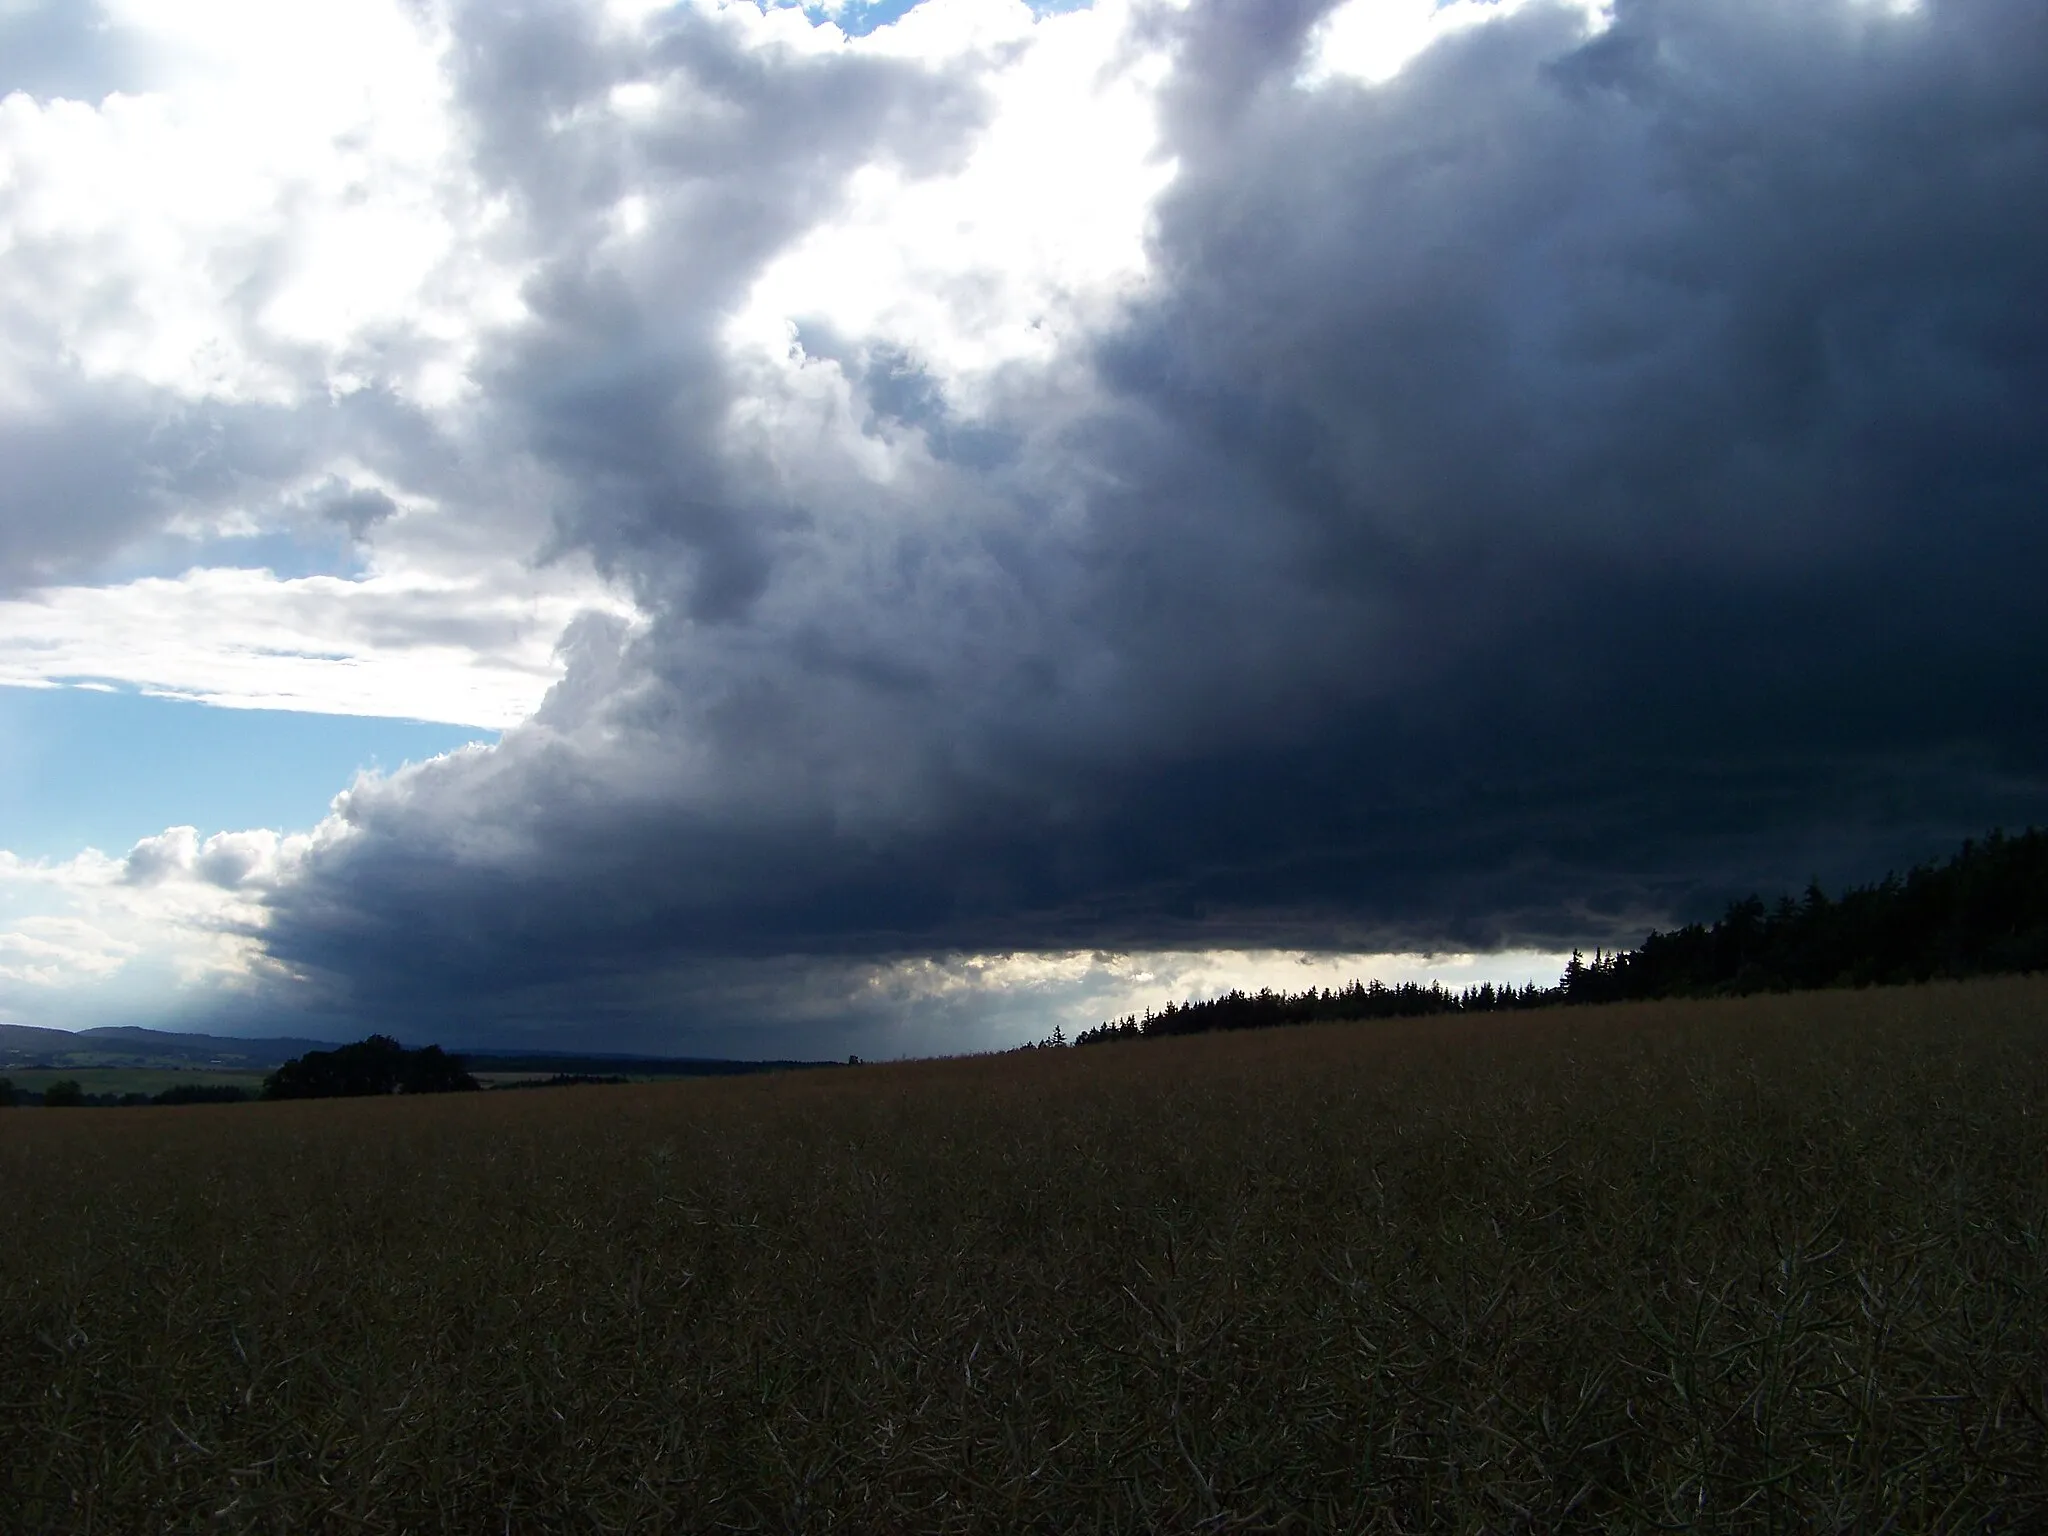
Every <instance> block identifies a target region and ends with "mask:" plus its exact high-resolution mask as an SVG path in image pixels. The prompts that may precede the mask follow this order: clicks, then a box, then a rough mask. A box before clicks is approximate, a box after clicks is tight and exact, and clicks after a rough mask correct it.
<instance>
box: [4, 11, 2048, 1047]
mask: <svg viewBox="0 0 2048 1536" xmlns="http://www.w3.org/2000/svg"><path fill="white" fill-rule="evenodd" d="M96 15H97V18H98V20H97V22H96V24H95V25H94V26H91V27H84V26H80V25H73V24H72V23H73V22H74V21H75V20H76V17H75V16H71V17H70V19H67V13H66V12H65V11H64V9H63V8H62V7H59V6H53V5H47V4H42V3H38V0H24V3H22V4H18V5H16V6H14V7H12V8H10V9H8V10H7V11H6V12H5V13H0V253H4V255H5V260H4V261H0V487H4V489H0V723H4V724H6V725H7V726H8V739H6V740H4V741H0V849H7V850H8V853H7V854H6V855H5V856H4V859H0V1016H5V1017H11V1018H21V1019H23V1020H26V1021H33V1020H30V1019H29V1018H28V1016H29V1015H30V1014H34V1015H35V1016H36V1017H37V1018H40V1019H51V1020H58V1019H64V1020H71V1021H73V1022H74V1023H75V1022H77V1021H82V1020H96V1019H102V1018H114V1017H117V1016H118V1017H119V1018H120V1019H123V1020H129V1021H135V1022H145V1021H148V1020H159V1021H163V1022H169V1023H177V1024H182V1025H187V1026H190V1027H207V1028H217V1029H221V1030H226V1031H235V1032H244V1033H246V1032H251V1031H255V1032H265V1031H266V1029H268V1026H267V1025H265V1024H264V1021H275V1020H278V1019H290V1020H292V1021H294V1022H293V1025H292V1028H291V1029H290V1030H288V1031H286V1032H294V1033H305V1034H313V1035H321V1036H323V1037H328V1038H339V1037H341V1036H343V1035H346V1034H347V1033H349V1032H350V1031H358V1032H359V1031H360V1030H361V1029H363V1028H366V1027H371V1026H381V1025H384V1024H391V1025H393V1026H394V1027H397V1026H401V1025H407V1024H408V1021H416V1020H432V1021H434V1022H435V1027H436V1028H445V1029H446V1030H447V1031H449V1032H450V1033H451V1038H457V1037H459V1038H461V1039H463V1040H466V1041H468V1042H469V1043H475V1042H476V1041H479V1040H483V1039H487V1038H505V1039H518V1040H523V1041H529V1042H539V1041H563V1042H575V1041H583V1042H598V1041H613V1042H631V1043H633V1044H635V1045H636V1046H637V1047H639V1048H656V1047H659V1048H664V1049H667V1048H673V1049H675V1050H677V1051H679V1052H683V1053H688V1052H691V1051H693V1050H701V1049H702V1048H704V1047H706V1046H707V1045H708V1044H716V1045H717V1046H718V1048H719V1049H720V1050H724V1051H728V1052H731V1053H735V1054H757V1055H789V1054H798V1055H802V1054H810V1053H812V1049H811V1048H812V1047H821V1046H829V1047H830V1049H829V1050H825V1051H823V1052H822V1054H830V1055H844V1054H845V1053H846V1052H847V1051H858V1052H859V1053H860V1054H863V1055H873V1056H886V1055H892V1054H901V1053H903V1052H905V1051H908V1050H916V1051H920V1052H936V1053H944V1052H945V1051H947V1050H949V1049H953V1048H976V1049H978V1048H983V1047H985V1046H988V1045H994V1044H1001V1043H1005V1042H1008V1041H1014V1040H1018V1039H1025V1038H1036V1037H1038V1036H1040V1035H1043V1034H1044V1033H1046V1032H1047V1030H1048V1029H1049V1027H1050V1024H1051V1022H1056V1021H1064V1023H1065V1024H1066V1026H1067V1027H1068V1028H1069V1029H1070V1030H1071V1028H1073V1027H1076V1026H1077V1025H1079V1024H1083V1023H1092V1022H1096V1021H1097V1019H1096V1017H1091V1016H1090V1015H1091V1014H1093V1015H1097V1016H1099V1017H1110V1016H1114V1015H1116V1014H1118V1013H1120V1012H1129V1011H1133V1010H1132V1007H1125V1006H1121V1005H1120V1004H1119V1003H1118V1002H1117V1001H1116V1000H1117V999H1142V1001H1141V1002H1138V1003H1136V1004H1134V1006H1135V1007H1137V1008H1138V1009H1139V1010H1140V1011H1142V1007H1144V1006H1156V1005H1157V1003H1159V1002H1163V1001H1165V1000H1166V999H1167V998H1168V997H1172V996H1181V997H1194V996H1202V995H1212V994H1213V993H1214V992H1216V991H1223V990H1228V989H1229V988H1230V987H1231V986H1233V985H1247V986H1252V987H1254V988H1255V987H1256V986H1258V985H1266V984H1271V985H1275V986H1283V985H1293V984H1290V983H1287V982H1286V981H1285V980H1284V978H1286V977H1288V976H1296V977H1302V976H1314V977H1317V978H1327V979H1326V980H1325V979H1319V980H1316V981H1314V982H1313V984H1316V985H1323V984H1330V985H1335V984H1337V983H1338V982H1340V981H1343V980H1348V979H1351V978H1352V977H1353V976H1369V975H1372V974H1380V975H1382V976H1383V977H1384V978H1385V979H1388V980H1398V979H1403V978H1406V977H1409V976H1421V975H1424V974H1427V975H1430V976H1436V977H1441V978H1442V979H1445V980H1446V981H1447V982H1450V981H1452V980H1454V979H1455V978H1456V977H1457V976H1460V975H1470V976H1472V977H1474V978H1475V979H1491V980H1510V979H1522V980H1545V981H1547V980H1552V979H1554V975H1555V969H1556V964H1558V963H1561V961H1560V959H1559V957H1560V956H1561V955H1563V954H1565V953H1568V952H1569V950H1570V949H1571V948H1572V947H1573V946H1574V945H1580V944H1582V945H1584V946H1585V947H1586V948H1589V949H1590V948H1592V947H1594V946H1595V945H1596V944H1602V943H1604V944H1608V945H1612V944H1614V943H1618V942H1634V941H1636V940H1638V939H1640V937H1641V935H1642V933H1643V932H1644V931H1645V930H1646V929H1647V928H1649V927H1651V926H1655V925H1662V924H1666V923H1671V922H1677V921H1683V920H1687V919H1690V918H1695V917H1701V916H1711V915H1712V914H1713V913H1714V912H1715V911H1716V910H1718V907H1719V905H1720V904H1722V903H1724V902H1725V901H1726V900H1727V899H1729V898H1731V897H1733V896H1736V895H1740V894H1746V893H1747V892H1748V891H1749V890H1751V889H1757V890H1761V891H1763V892H1765V893H1766V894H1770V893H1772V892H1774V891H1775V890H1778V889H1784V888H1790V887H1796V886H1797V885H1800V884H1803V883H1804V882H1805V880H1806V879H1807V878H1809V877H1810V876H1812V875H1815V874H1818V875H1819V876H1820V877H1821V878H1822V879H1823V880H1824V881H1827V882H1830V883H1840V882H1842V881H1844V880H1865V879H1871V878H1875V877H1877V876H1879V875H1881V874H1882V872H1883V870H1884V869H1885V868H1887V867H1898V866H1901V865H1903V864H1905V863H1908V862H1911V861H1913V860H1915V859H1919V858H1925V857H1929V856H1933V855H1935V854H1938V853H1940V852H1943V851H1945V849H1946V847H1947V846H1949V845H1950V844H1951V843H1952V840H1953V839H1955V838H1957V837H1959V836H1961V835H1963V834H1966V833H1971V832H1981V831H1982V830H1984V829H1985V828H1986V827H1987V826H1989V825H1992V824H1994V823H1998V822H2004V823H2006V824H2010V825H2023V824H2027V823H2028V822H2030V821H2042V820H2048V739H2044V728H2041V727H2037V726H2035V725H2033V724H2030V723H2029V722H2030V719H2031V716H2030V715H2029V712H2027V711H2025V710H2023V709H2014V708H2012V707H2011V705H2010V701H2011V700H2012V699H2015V698H2023V697H2026V696H2029V695H2028V693H2027V690H2028V689H2029V688H2030V687H2032V681H2031V680H2032V679H2033V678H2035V677H2037V676H2038V675H2039V666H2040V663H2041V662H2042V661H2044V660H2048V633H2044V624H2048V621H2044V620H2042V618H2041V617H2040V612H2039V609H2040V605H2039V604H2038V602H2037V601H2036V599H2035V597H2034V594H2033V589H2032V585H2031V584H2030V580H2031V578H2030V575H2029V573H2035V572H2038V570H2039V569H2041V568H2042V566H2043V563H2044V560H2048V549H2044V545H2043V540H2042V536H2041V535H2040V534H2039V533H2038V532H2037V531H2036V530H2035V529H2034V526H2033V521H2032V520H2030V518H2029V517H2028V516H2027V515H2026V513H2025V509H2026V508H2027V507H2028V506H2029V505H2031V500H2030V498H2033V496H2034V491H2035V490H2037V489H2038V486H2039V484H2040V483H2041V481H2042V477H2043V475H2044V474H2048V462H2044V455H2048V449H2044V447H2043V443H2044V441H2048V439H2044V438H2043V436H2042V434H2041V433H2040V431H2039V422H2038V401H2039V400H2040V399H2041V398H2043V397H2044V392H2048V336H2044V333H2043V332H2042V330H2041V326H2040V324H2039V319H2038V304H2037V302H2036V300H2035V297H2034V295H2033V287H2034V286H2035V284H2034V282H2033V280H2032V278H2031V274H2032V273H2033V272H2036V271H2038V270H2040V269H2041V266H2042V264H2043V262H2044V260H2048V206H2044V204H2048V176H2044V175H2042V174H2041V171H2042V167H2041V164H2040V149H2039V146H2040V145H2041V144H2042V143H2044V142H2048V62H2043V61H2044V60H2048V20H2044V18H2043V16H2042V15H2041V14H2040V13H2039V12H2038V10H2037V9H2029V8H2028V6H2027V5H2025V4H2024V3H2022V0H1976V3H1974V4H1971V5H1964V4H1962V3H1960V0H1923V3H1917V4H1901V3H1895V0H1815V3H1813V4H1811V5H1806V6H1799V7H1786V6H1776V5H1770V4H1756V5H1736V6H1729V5H1726V4H1718V3H1712V0H1634V3H1631V4H1609V3H1605V0H1449V3H1437V0H1332V3H1322V0H1311V3H1309V4H1305V5H1301V6H1274V7H1256V6H1254V7H1246V6H1240V5H1235V4H1230V3H1224V0H1101V3H1098V4H1095V5H1092V6H1091V5H1064V4H1024V3H1021V0H924V3H922V4H909V3H904V0H878V3H873V4H867V3H862V0H841V3H830V4H825V3H814V4H806V5H786V4H772V3H771V4H765V5H764V4H754V3H726V0H686V3H683V4H678V5H650V4H645V3H641V0H614V3H598V0H589V3H570V4H565V5H562V6H558V7H553V8H549V9H547V10H545V11H543V12H534V13H525V12H519V13H508V12H502V11H495V10H492V9H490V8H482V7H472V6H467V5H464V4H460V3H456V0H429V3H426V4H421V5H413V4H409V3H399V0H376V3H372V4H369V5H367V6H358V7H350V8H330V7H313V8H311V9H302V10H298V11H289V12H282V11H278V10H276V9H275V8H265V7H261V6H255V5H252V4H250V3H247V0H221V3H218V4H213V3H209V4H207V5H204V6H199V7H188V8H185V9H183V10H179V11H164V10H162V9H161V8H155V7H149V6H145V5H141V4H139V3H135V0H106V3H105V4H103V5H102V6H100V7H99V9H98V11H97V13H96ZM209 764H210V765H211V766H210V767H209V766H208V765H209ZM358 769H368V770H370V771H369V772H367V773H365V774H362V775H361V776H360V777H359V776H358V773H357V770H358ZM238 804H239V805H241V806H244V807H246V808H247V815H246V816H241V817H238V816H236V815H234V814H233V813H232V807H234V806H235V805H238ZM159 812H161V813H162V814H161V815H159V814H158V813H159ZM145 813H147V817H148V819H147V820H145V819H144V818H145ZM74 832H76V833H77V834H79V835H80V836H82V837H83V838H84V840H82V841H74V842H72V843H70V844H66V842H65V841H64V839H65V838H67V837H70V836H73V834H74ZM237 839H240V841H237ZM88 842H89V843H90V844H91V846H92V847H93V849H94V850H95V851H94V852H92V853H90V854H88V853H87V852H85V851H83V850H84V849H85V848H86V847H87V844H88ZM142 870H148V871H153V872H154V873H152V874H151V875H150V876H149V878H147V879H143V878H141V877H140V876H139V875H138V873H137V872H138V871H142ZM230 876H232V878H229V877H230ZM1414 957H1423V958H1421V959H1417V958H1414ZM1416 967H1435V969H1434V970H1427V971H1425V970H1418V969H1416ZM1488 967H1492V968H1493V969H1492V970H1488ZM1502 967H1507V968H1509V969H1508V971H1507V973H1504V974H1497V973H1498V972H1499V971H1500V968H1502ZM1298 984H1311V983H1308V982H1301V983H1298ZM1175 989H1179V990H1178V991H1176V990H1175ZM259 1026H260V1027H259ZM269 1032H276V1031H275V1030H269ZM401 1032H403V1030H401Z"/></svg>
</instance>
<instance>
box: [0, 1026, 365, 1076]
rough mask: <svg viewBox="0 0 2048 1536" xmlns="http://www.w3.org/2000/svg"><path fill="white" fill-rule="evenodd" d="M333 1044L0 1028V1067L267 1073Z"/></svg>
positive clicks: (114, 1029) (123, 1030)
mask: <svg viewBox="0 0 2048 1536" xmlns="http://www.w3.org/2000/svg"><path fill="white" fill-rule="evenodd" d="M334 1044H335V1042H334V1041H332V1040H302V1039H296V1038H288V1037H278V1038H272V1039H253V1040H238V1039H234V1038H232V1037H230V1036H226V1035H187V1034H179V1033H177V1032H175V1031H173V1030H167V1029H137V1028H134V1027H133V1026H129V1025H114V1026H108V1027H105V1028H101V1029H82V1030H78V1031H76V1032H75V1033H74V1032H73V1031H71V1030H68V1029H38V1028H36V1027H34V1026H33V1025H28V1024H0V1068H6V1067H24V1066H28V1065H30V1064H31V1063H38V1062H41V1063H47V1064H48V1065H50V1066H53V1067H217V1068H225V1069H228V1070H232V1071H237V1072H268V1071H270V1070H272V1069H274V1068H276V1067H281V1066H283V1065H284V1064H285V1062H287V1061H289V1060H290V1059H291V1058H292V1057H294V1056H303V1055H304V1054H305V1053H306V1052H308V1051H320V1050H327V1049H329V1048H331V1047H332V1046H333V1045H334Z"/></svg>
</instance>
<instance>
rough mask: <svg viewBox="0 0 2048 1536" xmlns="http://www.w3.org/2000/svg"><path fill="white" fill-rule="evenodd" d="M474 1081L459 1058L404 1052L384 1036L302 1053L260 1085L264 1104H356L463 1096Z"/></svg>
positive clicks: (431, 1048)
mask: <svg viewBox="0 0 2048 1536" xmlns="http://www.w3.org/2000/svg"><path fill="white" fill-rule="evenodd" d="M476 1087H477V1081H476V1079H475V1078H473V1077H471V1076H470V1075H469V1073H468V1072H467V1071H465V1070H464V1069H463V1065H462V1058H461V1057H459V1056H450V1055H449V1054H447V1052H445V1051H443V1050H442V1049H441V1047H440V1046H438V1045H428V1046H422V1047H421V1048H420V1049H419V1050H416V1051H409V1050H407V1049H406V1048H405V1047H404V1046H402V1045H400V1044H399V1043H398V1042H397V1041H396V1040H394V1039H392V1038H391V1037H390V1036H389V1035H371V1036H370V1037H369V1038H368V1039H367V1040H358V1041H357V1042H356V1043H355V1044H353V1045H343V1046H337V1047H336V1048H335V1049H333V1050H331V1051H308V1052H306V1054H305V1055H303V1056H297V1057H294V1058H293V1059H292V1060H290V1061H288V1062H286V1063H285V1064H284V1065H283V1066H281V1067H279V1068H278V1069H277V1070H276V1071H275V1072H273V1073H271V1074H270V1076H268V1077H266V1078H265V1079H264V1080H263V1097H264V1098H266V1099H337V1098H361V1097H365V1096H367V1095H370V1094H379V1093H465V1092H470V1091H473V1090H474V1089H475V1088H476Z"/></svg>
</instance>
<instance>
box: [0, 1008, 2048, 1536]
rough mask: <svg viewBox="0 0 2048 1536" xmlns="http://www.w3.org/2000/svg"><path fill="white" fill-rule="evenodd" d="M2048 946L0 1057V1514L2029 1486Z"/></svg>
mask: <svg viewBox="0 0 2048 1536" xmlns="http://www.w3.org/2000/svg"><path fill="white" fill-rule="evenodd" d="M2044 1017H2048V985H2044V984H2043V983H2042V982H2040V981H2003V982H1987V983H1973V984H1969V985H1966V986H1943V987H1935V988H1927V989H1919V990H1914V991H1897V992H1867V993H1837V994H1824V995H1817V996H1806V997H1785V998H1755V999H1748V1000H1743V1001H1737V1002H1723V1003H1705V1004H1648V1005H1633V1006H1626V1007H1617V1008H1614V1009H1587V1010H1571V1011H1569V1012H1556V1013H1549V1014H1530V1015H1525V1016H1520V1017H1516V1018H1511V1019H1506V1020H1501V1019H1485V1020H1479V1021H1461V1020H1425V1021H1421V1022H1417V1023H1403V1024H1377V1025H1372V1026H1354V1027H1345V1026H1320V1027H1315V1028H1310V1029H1302V1030H1293V1031H1274V1032H1270V1033H1264V1034H1259V1035H1255V1036H1207V1037H1202V1038H1197V1039H1192V1040H1188V1041H1184V1042H1169V1043H1161V1042H1152V1043H1147V1044H1142V1045H1136V1046H1131V1047H1120V1046H1104V1047H1099V1048H1097V1049H1094V1050H1090V1051H1069V1052H1039V1053H1035V1054H1034V1055H1029V1056H1024V1057H1000V1058H991V1059H983V1060H973V1061H960V1062H942V1063H925V1064H915V1065H905V1066H898V1067H871V1068H868V1069H864V1070H862V1071H860V1072H840V1073H793V1074H788V1075H784V1076H780V1077H776V1078H769V1079H746V1080H739V1081H719V1082H691V1083H683V1084H675V1085H660V1086H644V1087H640V1086H636V1087H620V1088H609V1089H603V1090H590V1091H587V1092H579V1093H563V1094H502V1095H468V1096H463V1097H460V1098H451V1099H442V1100H432V1101H430V1100H408V1099H403V1098H401V1099H396V1100H379V1101H357V1102H326V1103H312V1104H280V1105H260V1106H249V1107H242V1108H230V1109H208V1108H197V1109H186V1110H170V1109H165V1110H155V1109H143V1110H131V1111H125V1112H123V1113H121V1114H118V1115H116V1114H111V1113H109V1114H72V1115H68V1116H67V1115H61V1114H53V1113H47V1112H36V1111H25V1112H21V1113H15V1114H9V1115H0V1177H4V1179H5V1185H6V1188H7V1190H8V1192H9V1202H8V1203H9V1207H10V1211H9V1225H10V1230H9V1232H8V1239H9V1240H8V1242H7V1243H6V1244H5V1245H4V1247H0V1358H4V1360H5V1362H6V1369H5V1373H4V1376H0V1445H4V1446H5V1447H6V1454H5V1456H4V1457H0V1527H4V1528H5V1529H7V1530H9V1531H18V1532H33V1531H57V1530H62V1531H86V1530H90V1531H144V1530H147V1531H158V1530H200V1529H204V1530H209V1531H212V1530H227V1531H239V1530H250V1531H264V1530H275V1531H295V1532H296V1531H321V1530H337V1531H338V1530H344V1529H349V1530H356V1529H363V1528H369V1529H377V1530H406V1529H410V1530H464V1531H483V1530H507V1529H509V1530H515V1531H517V1530H590V1531H598V1530H626V1529H636V1530H644V1529H662V1528H666V1529H674V1530H692V1531H696V1530H702V1531H713V1530H816V1531H828V1530H829V1531H853V1532H861V1531H878V1532H879V1531H976V1530H987V1531H997V1530H1018V1529H1032V1530H1047V1531H1151V1530H1204V1531H1223V1530H1278V1529H1282V1528H1285V1529H1297V1530H1301V1529H1329V1530H1384V1531H1423V1530H1432V1531H1433V1530H1467V1531H1478V1530H1489V1531H1493V1530H1529V1531H1553V1530H1574V1529H1584V1530H1630V1531H1635V1530H1643V1529H1650V1528H1659V1527H1661V1528H1667V1529H1684V1530H1698V1531H1717V1530H1768V1529H1782V1530H1793V1529H1797V1530H1827V1529H1836V1530H1878V1529H1885V1528H1891V1529H1907V1530H1922V1531H1935V1530H1963V1529H1969V1530H2008V1531H2019V1530H2026V1529H2035V1530H2038V1529H2042V1528H2044V1525H2048V1426H2044V1424H2043V1417H2042V1416H2043V1413H2044V1408H2048V1405H2044V1392H2048V1351H2044V1347H2043V1345H2044V1340H2048V1244H2044V1236H2048V1055H2044V1051H2043V1046H2044V1044H2048V1028H2044Z"/></svg>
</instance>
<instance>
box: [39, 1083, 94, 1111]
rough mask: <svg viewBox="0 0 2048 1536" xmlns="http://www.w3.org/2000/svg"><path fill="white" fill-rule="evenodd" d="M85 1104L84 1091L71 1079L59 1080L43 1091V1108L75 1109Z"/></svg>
mask: <svg viewBox="0 0 2048 1536" xmlns="http://www.w3.org/2000/svg"><path fill="white" fill-rule="evenodd" d="M84 1102H85V1090H84V1089H83V1088H81V1087H79V1086H78V1080H77V1079H76V1078H72V1077H63V1078H59V1079H58V1080H57V1081H56V1082H54V1083H52V1084H50V1085H49V1087H47V1088H45V1089H44V1090H43V1108H45V1109H76V1108H77V1107H78V1106H79V1105H81V1104H83V1103H84Z"/></svg>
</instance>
